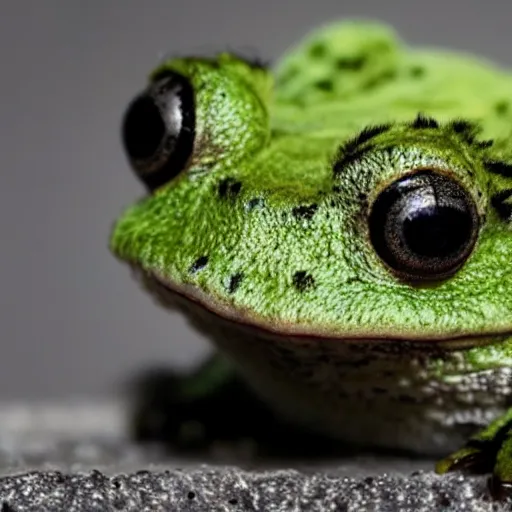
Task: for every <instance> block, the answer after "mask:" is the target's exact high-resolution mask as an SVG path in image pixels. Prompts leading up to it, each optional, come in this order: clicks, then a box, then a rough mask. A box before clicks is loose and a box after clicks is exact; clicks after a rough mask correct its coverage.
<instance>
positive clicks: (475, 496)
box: [0, 402, 512, 512]
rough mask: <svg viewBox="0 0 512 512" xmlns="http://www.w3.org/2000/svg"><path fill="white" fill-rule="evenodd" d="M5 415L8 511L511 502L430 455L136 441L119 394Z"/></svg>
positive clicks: (2, 487) (2, 483) (0, 490)
mask: <svg viewBox="0 0 512 512" xmlns="http://www.w3.org/2000/svg"><path fill="white" fill-rule="evenodd" d="M0 417H1V418H2V420H1V423H0V468H1V475H0V504H1V505H2V507H3V508H1V507H0V510H1V511H2V512H9V511H16V512H22V511H41V512H44V511H61V510H62V511H106V510H123V511H125V510H126V511H143V510H148V511H160V510H162V511H164V510H169V511H171V510H172V511H176V510H178V511H181V510H184V511H246V510H247V511H265V512H271V511H303V510H304V511H337V512H344V511H357V512H360V511H366V510H368V511H386V512H390V511H401V510H403V511H406V510H407V511H409V510H410V511H500V510H512V504H511V503H508V504H505V503H504V504H502V505H500V504H497V503H493V502H492V501H491V500H490V498H489V497H488V493H487V489H486V479H485V478H483V477H464V476H460V475H450V476H447V477H439V476H436V475H435V474H433V473H432V471H431V470H430V468H431V467H432V461H408V460H403V459H399V458H375V457H369V456H365V457H357V458H347V459H340V460H336V461H332V460H329V461H316V462H314V463H311V462H310V461H302V462H300V461H294V462H293V463H291V462H289V461H278V462H276V461H273V462H272V463H270V462H265V461H259V462H258V464H256V463H250V462H249V461H247V460H245V461H242V462H240V463H239V464H237V463H236V460H233V458H230V457H229V456H226V454H225V453H224V454H222V453H220V454H219V453H217V454H209V455H205V457H204V458H203V457H201V458H200V459H190V458H189V459H187V458H183V457H176V456H172V455H169V454H166V453H165V452H164V451H163V450H162V449H161V447H158V446H154V447H145V448H142V447H137V446H134V445H133V444H132V443H131V442H130V441H129V440H128V439H127V438H126V437H125V436H124V435H123V416H122V409H121V407H120V405H119V404H118V403H115V402H112V403H107V404H88V403H83V404H74V405H67V404H63V405H47V406H44V405H43V406H27V405H6V406H0ZM205 462H206V463H207V465H205V464H203V463H205Z"/></svg>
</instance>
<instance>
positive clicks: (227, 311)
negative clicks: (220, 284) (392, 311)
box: [130, 263, 512, 350]
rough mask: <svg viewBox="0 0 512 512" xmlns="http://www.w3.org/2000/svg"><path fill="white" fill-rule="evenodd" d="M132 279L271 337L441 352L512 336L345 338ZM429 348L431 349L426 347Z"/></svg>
mask: <svg viewBox="0 0 512 512" xmlns="http://www.w3.org/2000/svg"><path fill="white" fill-rule="evenodd" d="M130 266H131V269H132V272H133V273H134V276H135V278H136V279H137V280H138V281H139V282H141V284H142V285H143V286H144V287H145V288H146V289H147V290H148V291H149V292H150V293H152V294H153V295H154V296H156V298H157V299H159V300H160V302H162V303H163V304H164V305H165V306H167V307H169V306H172V305H173V304H174V301H173V297H176V298H177V299H181V300H183V299H185V300H187V301H191V302H193V303H195V304H196V305H198V306H200V307H202V308H204V309H205V310H207V311H209V312H210V313H213V314H214V315H217V316H219V317H221V318H223V319H224V320H227V321H229V322H232V323H234V324H239V325H241V326H243V327H244V328H246V329H251V330H254V331H259V332H261V333H264V334H266V335H269V336H272V337H286V338H292V339H293V338H308V339H317V340H322V339H325V340H340V341H343V342H344V343H345V342H346V343H376V344H378V343H381V344H382V343H388V342H403V343H407V344H408V345H414V346H416V347H417V348H418V349H421V348H422V347H423V348H425V349H427V350H431V349H432V348H433V347H434V346H436V347H438V348H442V350H447V349H449V350H459V349H469V348H473V347H476V346H484V345H489V344H492V343H496V342H499V341H502V340H503V341H504V340H506V339H508V338H509V337H510V336H511V335H512V331H488V332H481V333H478V334H474V333H468V332H461V333H457V334H455V335H453V334H450V335H442V334H430V335H425V336H421V335H411V334H410V333H409V334H401V333H385V332H383V333H382V334H375V333H365V332H364V331H362V330H361V332H358V333H353V332H351V333H347V335H343V334H341V335H340V334H339V333H332V332H330V331H329V330H328V329H327V328H322V327H321V326H311V327H307V326H303V325H293V324H284V323H283V324H279V323H278V322H271V321H268V320H265V319H262V318H258V317H257V316H255V315H252V314H251V312H250V311H248V310H243V309H238V308H234V307H230V306H229V305H228V304H225V303H222V302H221V301H220V300H219V301H215V300H212V297H211V296H210V295H208V294H207V293H205V292H204V291H203V290H201V289H200V288H198V287H197V286H194V285H190V284H177V283H172V282H170V281H169V280H167V279H165V277H163V276H162V275H160V274H158V273H155V272H150V271H146V270H144V269H142V268H141V267H140V266H138V265H136V264H133V263H132V264H131V265H130ZM428 347H430V348H428Z"/></svg>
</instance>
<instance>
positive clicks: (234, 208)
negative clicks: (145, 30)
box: [111, 21, 512, 482]
mask: <svg viewBox="0 0 512 512" xmlns="http://www.w3.org/2000/svg"><path fill="white" fill-rule="evenodd" d="M169 70H171V71H174V72H176V73H179V74H180V75H181V76H184V77H186V79H187V80H188V81H189V83H190V84H191V86H192V89H193V91H194V101H195V103H194V111H195V134H194V143H193V149H192V152H191V155H190V157H189V158H188V159H187V161H186V164H185V165H184V166H183V169H181V170H180V172H179V173H177V176H175V177H173V178H172V179H170V180H169V181H168V182H167V183H165V184H163V185H162V186H160V187H158V188H157V189H156V190H153V191H151V193H149V194H148V195H147V197H145V198H143V199H142V200H140V201H139V202H138V203H137V204H135V205H134V206H131V207H130V208H128V209H127V211H126V212H125V213H124V214H123V215H122V217H121V218H120V219H119V221H118V222H117V223H116V225H115V228H114V230H113V234H112V238H111V249H112V251H113V253H114V254H115V255H116V256H117V257H118V258H120V259H122V260H123V261H127V262H129V263H130V264H131V265H133V266H135V267H137V268H138V269H141V270H142V272H143V273H144V274H145V275H149V276H150V277H151V279H153V280H155V281H157V282H159V283H160V284H163V285H165V288H166V289H168V290H170V291H172V292H173V293H176V294H178V295H180V296H184V297H187V298H188V299H189V300H191V301H192V302H193V303H194V304H199V305H200V306H201V307H204V308H206V309H207V310H209V311H211V312H213V313H214V314H215V315H217V316H218V317H219V318H220V319H223V320H224V321H228V322H232V323H234V324H240V325H246V326H250V327H251V328H254V329H256V331H258V332H260V333H263V334H262V336H270V338H271V337H272V336H275V337H277V338H279V339H280V340H281V342H283V340H287V341H286V343H288V347H289V346H291V345H293V343H295V340H297V339H299V338H301V339H311V340H329V342H330V343H333V342H334V343H335V344H338V345H339V344H344V343H348V340H350V341H351V342H352V343H353V342H355V341H357V340H361V341H369V340H370V341H372V343H377V344H379V340H380V344H382V345H386V344H387V345H389V343H393V344H395V345H401V343H402V341H404V342H419V344H420V345H421V346H422V348H421V350H423V351H427V352H428V351H431V352H432V353H434V352H435V356H434V355H432V357H431V358H430V359H429V361H430V363H431V365H430V367H429V368H430V369H429V372H430V375H435V378H436V379H438V381H439V382H444V380H446V379H445V375H447V374H448V373H449V371H451V370H448V369H447V368H452V367H453V360H450V362H449V363H448V362H446V359H447V358H446V357H445V354H448V353H450V354H453V351H454V350H456V351H457V357H458V358H459V359H458V361H459V362H460V361H464V370H463V372H467V373H471V372H475V373H476V372H483V371H490V370H491V369H493V368H498V367H499V368H500V371H501V373H500V375H501V376H502V377H505V378H506V377H507V376H510V373H507V372H508V371H509V369H510V366H511V360H512V338H511V336H510V333H511V332H512V272H511V271H510V262H511V255H512V231H511V222H512V201H511V199H510V198H511V197H512V147H511V146H512V145H511V142H510V141H511V140H512V74H511V73H510V72H509V71H508V70H502V69H500V68H499V67H498V66H495V65H494V64H492V63H489V62H485V61H483V59H477V58H475V57H472V56H465V55H461V54H451V53H448V52H446V51H434V50H418V49H412V48H408V47H406V46H405V45H404V44H403V43H402V42H401V41H400V39H399V38H398V37H397V35H396V34H395V33H394V31H393V30H392V29H390V28H389V27H386V26H383V25H381V24H379V23H373V22H367V21H347V22H343V23H340V24H334V25H330V26H327V27H324V28H322V29H319V30H317V31H315V32H313V33H312V34H311V35H310V36H308V37H307V38H305V39H304V40H303V41H302V43H301V44H299V45H298V46H297V47H296V48H294V49H292V50H291V51H290V52H288V54H287V55H285V57H284V58H283V59H282V60H281V61H280V63H278V65H277V66H276V67H275V68H274V69H273V70H268V69H265V68H264V67H262V66H260V65H258V64H255V63H251V62H247V61H245V60H244V59H242V58H240V57H237V56H235V55H231V54H221V55H219V56H217V57H214V58H210V59H206V58H179V59H170V60H168V61H165V62H163V63H162V64H161V65H160V66H159V67H158V69H157V70H155V72H154V74H153V75H152V77H158V76H161V74H162V72H165V71H169ZM421 168H427V169H436V170H438V171H439V172H441V173H444V174H446V175H448V176H451V177H453V178H454V179H455V180H456V181H458V182H459V183H460V184H462V185H463V187H464V188H465V190H467V192H468V193H469V195H470V197H471V198H472V200H473V201H474V204H475V207H476V211H477V215H478V218H479V219H480V222H481V225H480V229H479V231H478V238H477V240H476V245H475V246H474V248H473V250H472V252H471V254H470V255H469V257H468V258H467V259H466V260H465V261H464V263H463V264H462V266H461V267H460V268H459V269H458V270H457V271H456V272H455V273H453V275H450V276H448V277H446V278H443V279H440V280H438V281H435V282H430V281H429V282H411V281H410V280H408V279H404V278H403V277H401V276H400V275H397V274H396V272H394V271H393V269H391V268H390V267H389V266H388V265H387V264H386V263H385V262H384V261H383V260H382V259H381V258H380V257H379V255H378V254H377V252H376V251H375V248H374V247H373V246H372V243H371V242H370V233H369V227H368V216H369V212H370V210H371V207H372V205H373V204H374V202H375V201H376V199H377V197H378V196H379V194H380V193H381V192H382V190H383V189H384V188H385V187H386V186H387V185H389V184H390V183H391V182H393V181H395V180H396V179H398V178H400V177H401V176H404V175H406V174H407V173H409V172H411V171H414V170H418V169H421ZM242 342H243V341H240V343H242ZM240 343H239V344H240ZM403 346H404V347H405V345H403ZM404 350H406V349H404ZM228 351H229V349H228ZM244 364H246V363H244ZM450 365H452V366H450ZM242 367H244V365H242ZM251 372H252V373H254V372H257V370H254V369H251ZM340 386H343V383H340ZM473 391H474V390H473ZM473 391H472V392H473ZM500 407H502V408H503V404H500ZM510 417H511V415H510V413H508V416H506V418H507V421H505V423H504V425H503V424H500V428H495V427H492V426H491V427H489V430H487V431H485V432H484V434H482V436H483V437H484V438H487V437H490V438H492V439H495V438H496V435H495V434H496V432H497V431H499V432H501V434H500V435H501V437H500V439H501V443H499V444H496V442H495V444H494V445H493V450H494V452H493V453H494V456H493V457H491V458H492V461H491V464H490V466H491V469H492V467H495V475H496V478H497V479H499V480H500V481H503V482H507V481H509V482H512V460H511V459H510V458H509V454H510V452H511V450H512V441H510V440H508V438H507V437H506V436H504V435H502V433H503V429H505V430H507V429H508V430H512V428H511V424H512V421H509V420H508V419H509V418H510ZM375 421H377V422H378V421H379V419H378V418H376V419H375ZM496 421H500V420H496ZM492 439H491V441H489V443H491V442H492ZM473 444H474V443H473ZM471 446H473V445H471ZM479 446H480V445H479ZM482 446H483V445H482ZM464 450H466V451H464ZM464 450H463V451H461V452H458V455H457V454H456V455H455V456H454V457H453V458H452V459H450V461H451V462H450V461H449V462H446V461H445V462H444V463H442V464H440V465H439V468H438V469H439V471H445V470H448V469H450V468H451V467H460V465H461V464H462V463H461V460H463V459H464V460H468V459H467V458H465V457H466V455H467V457H469V458H470V459H471V460H475V459H477V458H478V457H475V456H474V453H475V450H477V449H476V448H471V449H468V448H465V449H464ZM478 450H481V446H480V448H478ZM494 462H496V464H495V465H494ZM488 466H489V464H488Z"/></svg>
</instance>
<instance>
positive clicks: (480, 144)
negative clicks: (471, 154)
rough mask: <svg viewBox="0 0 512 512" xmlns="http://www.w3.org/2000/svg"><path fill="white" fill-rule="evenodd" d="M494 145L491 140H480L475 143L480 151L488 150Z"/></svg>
mask: <svg viewBox="0 0 512 512" xmlns="http://www.w3.org/2000/svg"><path fill="white" fill-rule="evenodd" d="M493 144H494V141H493V140H481V141H479V142H477V143H476V145H477V146H478V147H479V148H480V149H487V148H490V147H491V146H492V145H493Z"/></svg>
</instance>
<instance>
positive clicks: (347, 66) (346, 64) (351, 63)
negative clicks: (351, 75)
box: [336, 55, 366, 71]
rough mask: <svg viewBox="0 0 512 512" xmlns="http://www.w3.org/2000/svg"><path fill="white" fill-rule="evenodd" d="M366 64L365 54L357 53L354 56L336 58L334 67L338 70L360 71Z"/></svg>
mask: <svg viewBox="0 0 512 512" xmlns="http://www.w3.org/2000/svg"><path fill="white" fill-rule="evenodd" d="M365 64H366V56H364V55H357V56H355V57H341V58H339V59H337V60H336V67H337V68H338V69H339V70H346V71H360V70H361V69H362V67H363V66H364V65H365Z"/></svg>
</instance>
